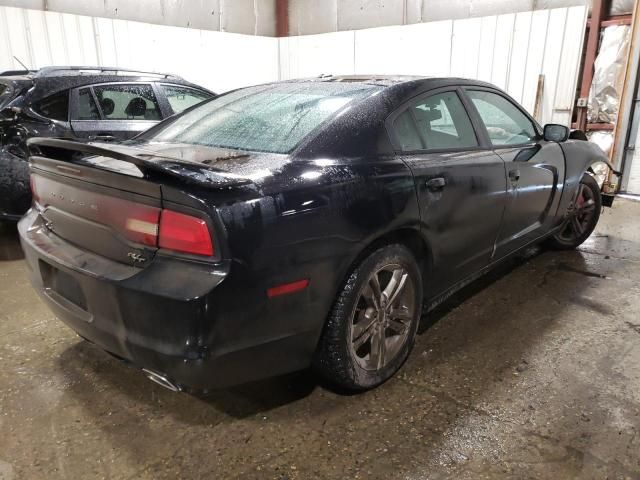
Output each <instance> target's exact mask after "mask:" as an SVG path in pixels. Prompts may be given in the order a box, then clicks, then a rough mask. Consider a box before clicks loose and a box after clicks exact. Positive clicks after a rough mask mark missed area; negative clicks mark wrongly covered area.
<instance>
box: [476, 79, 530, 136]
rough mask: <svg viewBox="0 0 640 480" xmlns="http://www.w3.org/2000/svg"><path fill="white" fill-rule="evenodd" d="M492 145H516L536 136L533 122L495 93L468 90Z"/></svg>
mask: <svg viewBox="0 0 640 480" xmlns="http://www.w3.org/2000/svg"><path fill="white" fill-rule="evenodd" d="M467 95H469V97H470V98H471V101H472V102H473V104H474V105H475V107H476V110H478V114H479V115H480V118H482V121H483V122H484V124H485V126H486V127H487V133H488V134H489V138H490V139H491V143H492V144H493V145H518V144H521V143H527V142H529V141H532V140H535V139H536V138H537V136H538V134H537V132H536V129H535V127H534V126H533V123H532V122H531V120H529V118H528V117H527V116H526V115H525V114H524V113H522V111H521V110H520V109H519V108H518V107H516V106H515V105H514V104H513V103H512V102H510V101H509V100H507V99H506V98H504V97H503V96H502V95H498V94H497V93H492V92H487V91H484V90H468V91H467Z"/></svg>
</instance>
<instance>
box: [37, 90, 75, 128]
mask: <svg viewBox="0 0 640 480" xmlns="http://www.w3.org/2000/svg"><path fill="white" fill-rule="evenodd" d="M33 110H34V111H35V112H36V113H39V114H40V115H42V116H43V117H47V118H51V119H52V120H60V121H61V122H66V121H68V120H69V90H64V91H62V92H58V93H54V94H53V95H50V96H48V97H47V98H44V99H42V100H40V101H38V102H36V103H35V104H34V106H33Z"/></svg>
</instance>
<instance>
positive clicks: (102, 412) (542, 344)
mask: <svg viewBox="0 0 640 480" xmlns="http://www.w3.org/2000/svg"><path fill="white" fill-rule="evenodd" d="M0 257H1V258H2V260H1V261H0V285H1V290H0V292H1V293H0V296H1V298H0V338H1V339H2V341H1V342H0V365H1V366H2V368H1V369H0V479H1V480H11V479H30V480H31V479H40V478H42V479H68V478H74V479H75V478H82V479H93V478H135V479H159V478H279V479H295V478H301V479H303V478H304V479H307V478H320V479H322V478H336V479H344V478H384V479H396V478H398V479H400V478H402V479H417V478H429V479H441V478H455V479H479V478H517V479H526V478H553V479H567V478H597V479H604V478H609V479H618V478H621V479H622V478H624V479H627V478H631V479H636V478H638V479H640V313H639V312H640V203H632V202H630V201H624V200H620V201H617V203H616V206H615V208H614V209H613V210H607V211H606V212H605V214H604V215H603V217H602V219H601V222H600V225H599V227H598V230H597V231H596V233H594V235H593V236H592V237H591V238H590V239H589V241H588V242H587V243H586V244H585V245H583V246H582V247H581V248H580V249H579V251H575V252H564V253H562V252H539V251H538V252H531V254H530V256H528V257H527V258H523V259H520V260H518V261H515V262H512V263H511V264H510V265H507V266H505V267H504V268H502V269H501V270H500V271H499V272H495V273H492V274H490V275H489V276H488V277H487V278H484V279H482V280H481V281H479V282H477V283H476V284H474V285H471V286H470V287H469V288H467V289H465V290H464V291H463V292H461V293H460V294H458V295H456V297H455V298H453V299H452V300H451V301H450V302H448V303H447V305H444V306H443V307H442V308H440V309H439V310H438V311H437V312H435V313H434V314H432V315H430V317H429V318H428V319H426V321H425V327H424V329H423V330H424V331H423V333H422V334H421V335H420V336H419V337H418V341H417V345H416V348H415V350H414V352H413V355H412V356H411V358H410V359H409V361H408V362H407V364H406V365H405V366H404V368H403V369H402V370H401V372H400V374H399V375H398V376H397V377H396V378H395V379H393V380H391V381H390V382H388V383H387V384H385V385H384V386H382V387H381V388H378V389H377V390H375V391H372V392H369V393H366V394H362V395H355V396H340V395H337V394H334V393H332V392H330V391H327V390H325V389H324V388H322V387H319V386H317V385H315V384H314V380H313V377H312V376H311V375H309V374H305V373H302V374H296V375H292V376H288V377H285V378H279V379H274V380H269V381H265V382H262V383H259V384H254V385H248V386H244V387H240V388H235V389H231V390H227V391H221V392H217V393H215V394H211V395H209V396H207V397H205V398H196V397H193V396H188V395H185V394H175V393H172V392H170V391H167V390H164V389H162V388H160V387H158V386H156V385H154V384H152V383H151V382H149V381H147V380H146V379H145V378H144V377H143V376H142V374H141V373H140V372H139V371H137V370H134V369H133V368H130V367H127V366H125V365H123V364H121V363H119V362H118V361H117V360H114V359H113V358H111V357H109V356H107V355H106V354H104V353H102V352H101V351H99V350H98V349H97V348H95V347H93V346H91V345H89V344H88V343H86V342H83V341H80V339H79V338H78V337H77V336H75V334H74V333H73V332H71V331H70V330H68V329H67V328H66V327H65V326H63V325H62V324H61V323H59V322H58V321H56V320H55V319H54V318H53V316H52V315H51V313H49V311H48V310H47V309H46V308H45V307H44V305H43V304H42V303H41V302H40V300H39V299H38V297H37V296H36V295H35V293H34V292H33V291H32V290H31V288H30V287H29V285H28V283H27V281H26V279H25V274H24V269H25V266H24V263H23V262H22V260H21V259H20V252H19V247H18V245H17V240H16V235H15V232H12V231H7V230H6V229H5V231H4V232H3V233H1V234H0Z"/></svg>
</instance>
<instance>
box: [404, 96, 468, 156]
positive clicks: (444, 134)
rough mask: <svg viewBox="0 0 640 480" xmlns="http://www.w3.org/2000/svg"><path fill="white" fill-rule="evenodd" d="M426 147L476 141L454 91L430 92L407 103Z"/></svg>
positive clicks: (457, 146)
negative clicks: (422, 97)
mask: <svg viewBox="0 0 640 480" xmlns="http://www.w3.org/2000/svg"><path fill="white" fill-rule="evenodd" d="M409 111H410V112H411V113H412V114H413V116H414V118H415V121H416V125H417V128H418V131H419V132H420V134H421V135H422V137H423V139H424V142H425V144H426V145H425V146H426V148H427V149H428V150H439V149H446V148H469V147H475V146H477V145H478V140H477V139H476V135H475V132H474V131H473V126H472V124H471V120H469V116H468V115H467V112H466V110H465V109H464V106H463V105H462V102H461V101H460V98H459V97H458V94H457V93H456V92H444V93H439V94H436V95H432V96H430V97H428V98H427V99H422V100H419V101H417V102H416V104H414V106H412V107H409Z"/></svg>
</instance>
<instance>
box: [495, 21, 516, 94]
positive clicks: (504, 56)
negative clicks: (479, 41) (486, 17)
mask: <svg viewBox="0 0 640 480" xmlns="http://www.w3.org/2000/svg"><path fill="white" fill-rule="evenodd" d="M515 19H516V16H515V15H514V14H513V13H510V14H507V15H499V16H498V19H497V22H496V43H495V44H494V46H493V68H492V71H491V83H493V84H494V85H497V86H498V87H500V88H502V89H505V90H506V89H507V80H508V79H509V64H510V62H511V42H512V40H513V25H514V23H515Z"/></svg>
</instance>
